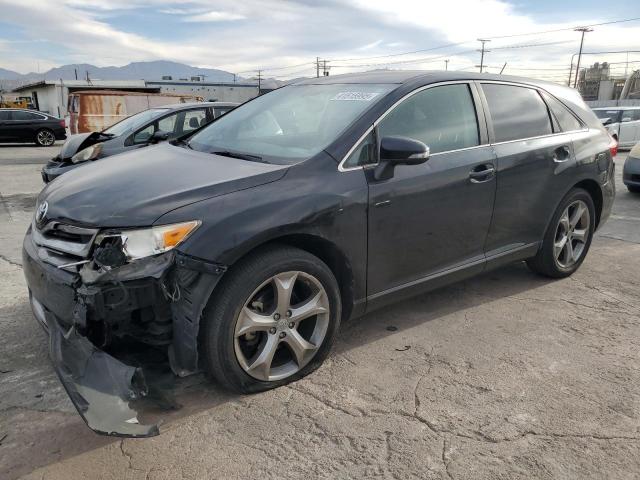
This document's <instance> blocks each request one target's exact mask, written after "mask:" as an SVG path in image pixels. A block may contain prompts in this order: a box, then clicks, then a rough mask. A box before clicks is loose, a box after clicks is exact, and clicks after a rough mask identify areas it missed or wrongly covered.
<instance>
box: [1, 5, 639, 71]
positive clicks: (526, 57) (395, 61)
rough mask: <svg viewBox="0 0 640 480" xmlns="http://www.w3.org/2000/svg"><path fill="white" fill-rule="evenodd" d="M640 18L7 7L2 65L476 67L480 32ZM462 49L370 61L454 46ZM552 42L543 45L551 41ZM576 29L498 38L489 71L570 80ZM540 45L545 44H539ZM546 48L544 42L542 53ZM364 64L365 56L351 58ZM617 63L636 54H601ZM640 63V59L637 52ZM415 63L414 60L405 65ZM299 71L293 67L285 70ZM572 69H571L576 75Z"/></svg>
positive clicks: (356, 8)
mask: <svg viewBox="0 0 640 480" xmlns="http://www.w3.org/2000/svg"><path fill="white" fill-rule="evenodd" d="M632 17H640V2H632V1H629V0H627V1H622V0H609V1H607V2H602V1H598V2H595V1H577V0H565V1H557V0H555V1H551V0H539V1H523V0H518V1H511V0H451V1H449V2H443V1H442V0H438V1H431V0H393V1H390V0H325V1H314V0H242V1H238V0H42V1H35V0H0V67H3V68H7V69H11V70H15V71H19V72H22V73H26V72H28V71H36V70H37V69H38V68H39V70H40V71H41V72H42V71H45V70H47V69H49V68H51V67H54V66H58V65H62V64H68V63H91V64H94V65H98V66H107V65H124V64H127V63H129V62H132V61H143V60H158V59H166V60H173V61H180V62H184V63H188V64H191V65H196V66H202V67H212V68H222V69H225V70H228V71H232V72H235V73H241V74H243V75H245V76H247V75H249V74H251V71H253V70H256V69H258V68H262V69H267V71H266V72H265V73H266V74H267V75H269V76H277V77H281V78H285V77H291V76H297V75H305V74H307V75H308V74H312V73H313V72H314V67H313V64H312V62H313V60H314V59H315V57H316V56H320V57H321V58H327V59H329V65H330V66H331V67H332V70H331V72H332V73H342V72H348V71H355V70H363V69H371V68H376V67H378V68H444V65H445V64H444V60H445V59H448V60H449V68H451V69H474V68H475V64H476V63H477V62H478V60H479V58H478V57H479V54H478V53H477V52H475V49H476V48H478V42H477V41H476V40H475V39H477V38H479V37H498V36H505V35H515V34H517V35H520V34H523V33H533V32H541V31H545V30H560V29H568V28H570V27H573V26H576V25H582V24H593V23H601V22H606V21H611V20H617V19H623V18H632ZM460 42H466V43H462V44H461V45H458V46H451V47H448V48H443V49H438V50H433V51H428V52H420V53H416V54H413V55H402V56H396V57H387V58H370V57H379V56H382V55H389V54H396V53H401V52H409V51H415V50H423V49H429V48H433V47H437V46H441V45H446V44H451V43H460ZM541 44H543V45H541ZM578 44H579V35H578V34H577V33H576V32H573V31H571V30H570V29H569V30H563V31H560V32H555V33H548V34H532V35H521V36H517V37H511V38H501V39H500V38H494V39H493V40H492V42H491V43H490V44H489V45H490V48H491V49H492V52H490V53H488V54H487V64H488V67H489V71H498V70H499V69H500V68H502V66H503V65H504V63H505V62H507V69H506V73H514V74H530V75H533V74H534V73H535V74H536V75H537V76H544V77H545V78H548V79H551V80H554V79H556V78H558V79H559V78H561V77H562V76H563V75H566V74H567V73H568V64H569V59H570V57H571V54H572V53H574V52H575V51H576V50H577V48H578ZM531 45H534V46H531ZM535 45H537V46H535ZM627 49H633V50H640V21H634V22H628V23H620V24H615V25H605V26H599V27H595V30H594V32H592V33H589V34H588V35H587V39H586V45H585V50H587V51H603V50H627ZM351 58H355V59H356V60H347V59H351ZM591 58H593V60H594V61H595V60H600V61H602V60H608V61H611V62H615V63H614V65H615V69H616V73H621V72H623V71H624V68H625V65H623V64H622V63H618V62H623V61H625V60H626V55H608V56H606V57H605V56H600V57H598V58H596V57H589V60H591ZM630 60H631V61H632V62H635V61H637V63H632V64H631V65H632V66H635V67H636V68H640V54H635V55H631V57H630ZM401 62H403V63H401ZM281 67H288V68H281ZM565 70H567V71H566V72H565Z"/></svg>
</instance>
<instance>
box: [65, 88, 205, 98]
mask: <svg viewBox="0 0 640 480" xmlns="http://www.w3.org/2000/svg"><path fill="white" fill-rule="evenodd" d="M71 94H72V95H77V94H81V95H125V94H126V95H145V96H146V95H154V96H155V95H157V96H160V97H176V98H184V97H197V96H198V95H191V94H187V93H157V92H136V91H128V90H76V91H74V92H70V95H71Z"/></svg>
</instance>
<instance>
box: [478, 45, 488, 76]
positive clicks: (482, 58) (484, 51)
mask: <svg viewBox="0 0 640 480" xmlns="http://www.w3.org/2000/svg"><path fill="white" fill-rule="evenodd" d="M478 41H479V42H482V49H481V50H478V52H480V65H476V66H477V67H480V73H482V69H483V68H484V54H485V53H488V52H490V51H491V50H485V48H484V44H485V43H487V42H490V41H491V40H489V39H486V38H479V39H478Z"/></svg>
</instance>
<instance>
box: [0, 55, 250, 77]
mask: <svg viewBox="0 0 640 480" xmlns="http://www.w3.org/2000/svg"><path fill="white" fill-rule="evenodd" d="M76 72H77V74H78V79H83V78H86V76H87V73H88V74H89V78H91V79H93V80H160V79H162V77H163V76H165V75H169V76H171V77H173V79H174V80H177V79H179V78H191V77H192V76H196V75H204V76H205V81H209V82H233V73H230V72H226V71H224V70H218V69H215V68H199V67H192V66H190V65H185V64H183V63H177V62H169V61H165V60H159V61H154V62H134V63H130V64H129V65H125V66H123V67H96V66H95V65H91V64H88V63H81V64H73V65H63V66H61V67H56V68H52V69H51V70H49V71H47V72H44V73H34V72H30V73H25V74H20V73H17V72H13V71H11V70H6V69H3V68H0V81H1V80H11V81H12V82H11V83H13V81H19V82H20V83H29V82H34V81H38V80H59V79H62V80H73V79H75V78H76ZM237 80H242V79H240V78H238V79H237Z"/></svg>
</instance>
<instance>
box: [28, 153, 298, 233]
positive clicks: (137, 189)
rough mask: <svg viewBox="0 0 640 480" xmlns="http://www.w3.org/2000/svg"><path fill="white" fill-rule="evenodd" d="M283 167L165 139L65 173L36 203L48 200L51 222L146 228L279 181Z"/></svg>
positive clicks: (48, 216) (48, 212) (44, 191)
mask: <svg viewBox="0 0 640 480" xmlns="http://www.w3.org/2000/svg"><path fill="white" fill-rule="evenodd" d="M287 168H288V165H270V164H265V163H258V162H251V161H247V160H240V159H235V158H229V157H222V156H218V155H212V154H208V153H202V152H197V151H194V150H189V149H186V148H181V147H176V146H173V145H170V144H166V143H165V144H160V145H156V146H153V147H147V148H143V149H139V150H134V151H131V152H127V153H123V154H120V155H115V156H113V157H109V158H107V159H104V160H101V161H99V162H91V163H89V164H86V165H83V166H81V167H79V168H76V169H74V170H72V171H70V172H68V173H65V174H64V175H62V176H61V177H60V178H57V179H56V180H54V181H53V182H51V183H49V184H48V185H47V186H46V187H45V188H44V190H42V192H41V193H40V196H39V197H38V204H40V203H41V202H43V201H46V202H47V203H48V210H47V214H46V217H47V218H48V219H50V220H51V219H57V220H61V221H66V222H68V223H72V224H76V225H84V226H95V227H138V226H149V225H152V224H153V222H154V221H155V220H157V219H158V218H159V217H160V216H162V215H163V214H165V213H167V212H169V211H171V210H174V209H176V208H178V207H182V206H184V205H187V204H189V203H193V202H197V201H200V200H205V199H207V198H211V197H216V196H219V195H225V194H227V193H231V192H235V191H237V190H243V189H246V188H251V187H255V186H258V185H262V184H265V183H269V182H273V181H275V180H278V179H280V178H282V177H283V176H284V174H285V173H286V171H287ZM185 220H193V219H185Z"/></svg>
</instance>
